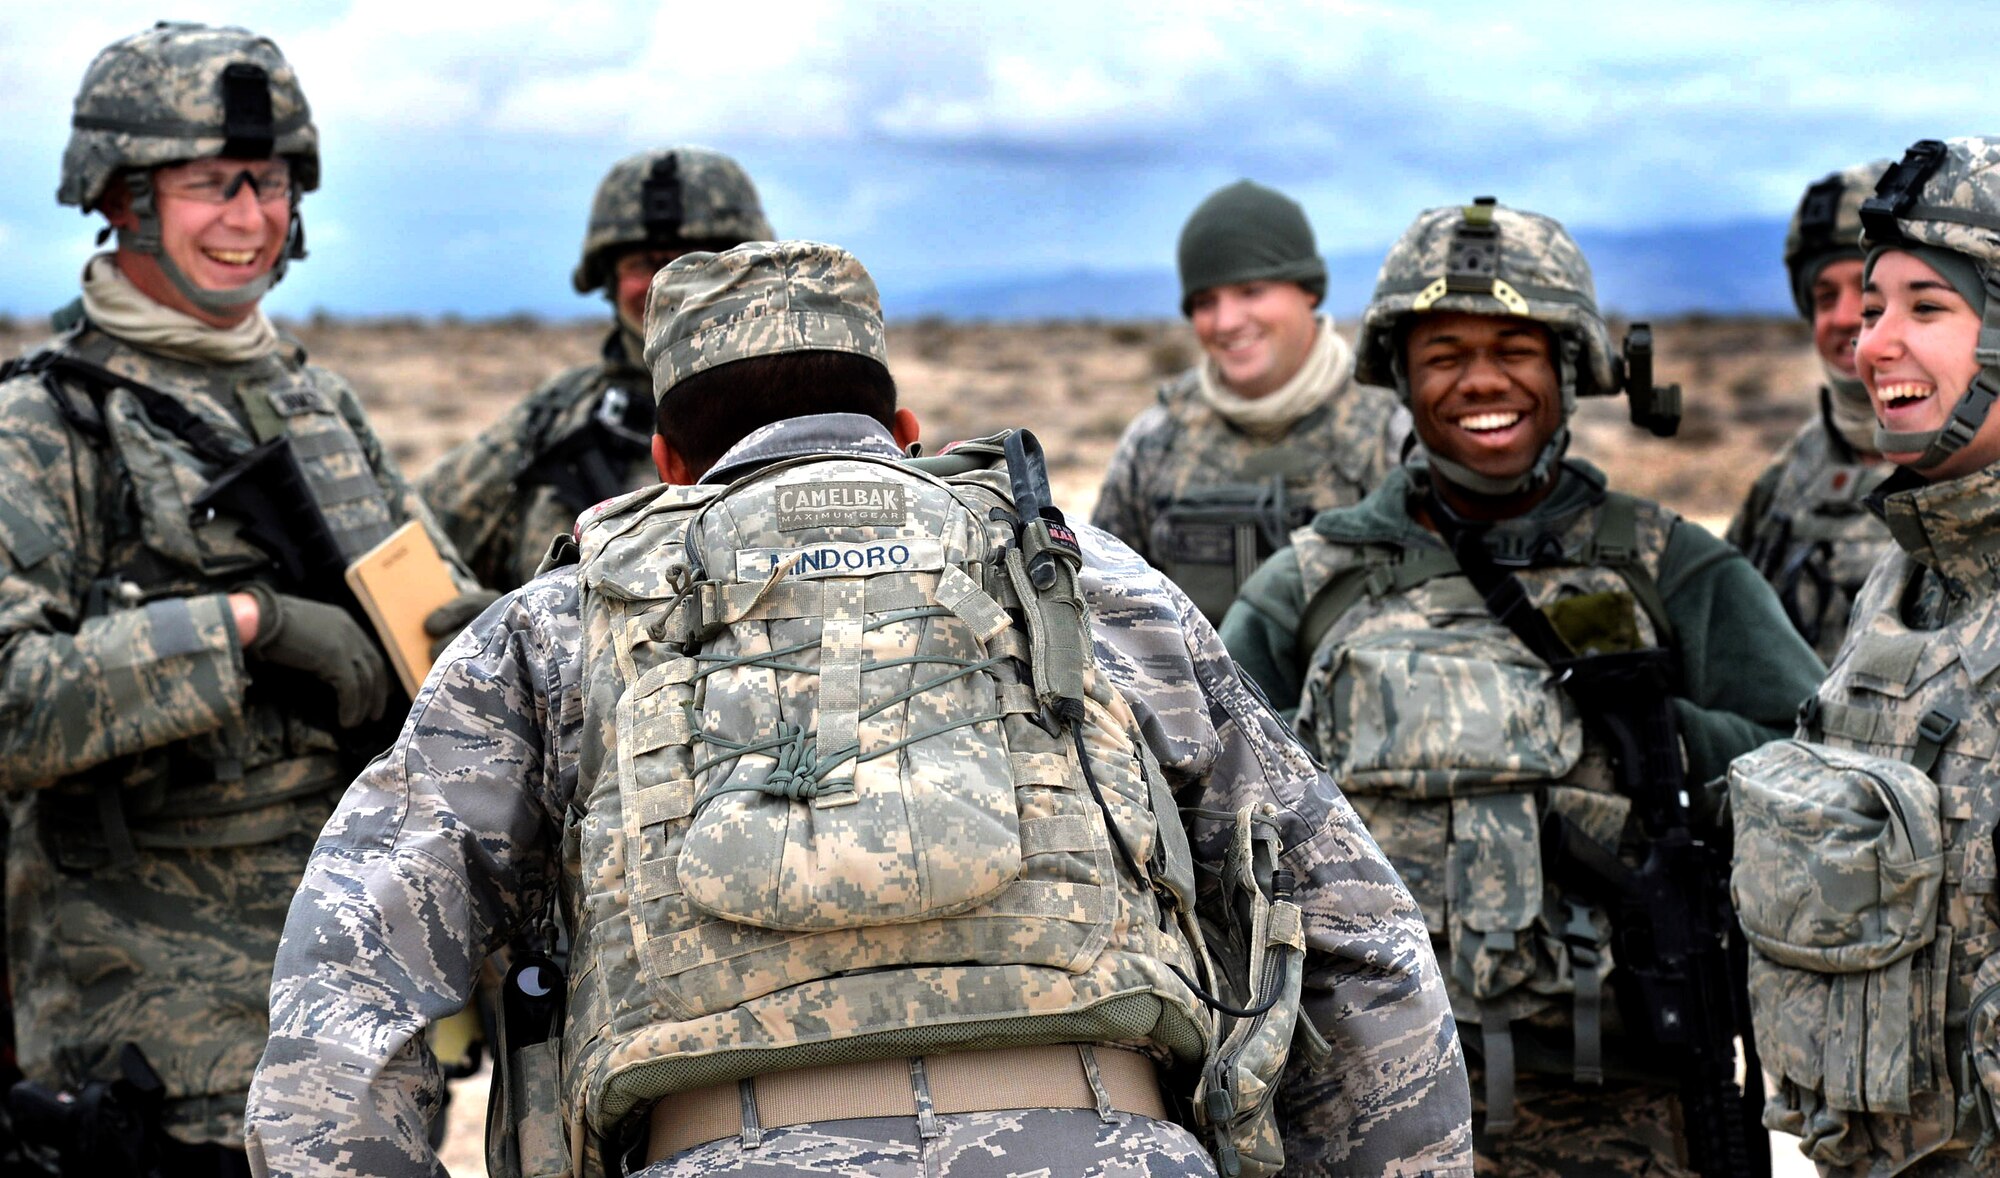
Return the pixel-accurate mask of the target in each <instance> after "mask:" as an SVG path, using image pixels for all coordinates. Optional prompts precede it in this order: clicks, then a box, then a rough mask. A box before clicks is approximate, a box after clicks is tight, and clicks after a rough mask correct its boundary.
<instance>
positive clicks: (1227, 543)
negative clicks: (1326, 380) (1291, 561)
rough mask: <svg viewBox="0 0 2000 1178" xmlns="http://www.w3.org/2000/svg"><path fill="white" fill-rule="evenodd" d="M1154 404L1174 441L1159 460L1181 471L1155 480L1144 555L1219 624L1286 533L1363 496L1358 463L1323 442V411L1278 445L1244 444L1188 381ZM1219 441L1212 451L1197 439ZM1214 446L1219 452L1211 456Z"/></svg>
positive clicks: (1327, 411)
mask: <svg viewBox="0 0 2000 1178" xmlns="http://www.w3.org/2000/svg"><path fill="white" fill-rule="evenodd" d="M1159 397H1160V404H1161V405H1162V406H1163V407H1164V408H1165V409H1166V411H1167V414H1168V416H1169V419H1170V420H1171V422H1172V428H1173V436H1174V443H1173V447H1172V448H1171V449H1169V450H1167V451H1166V452H1165V453H1163V454H1161V455H1160V456H1159V462H1160V463H1161V464H1162V465H1173V466H1180V467H1183V469H1181V470H1179V471H1177V472H1175V474H1174V476H1173V477H1171V478H1169V479H1167V480H1165V481H1168V482H1169V483H1170V489H1169V490H1168V491H1167V492H1166V493H1164V494H1161V495H1158V496H1157V497H1156V499H1155V501H1154V502H1153V503H1152V504H1150V507H1151V509H1152V511H1151V525H1150V530H1149V534H1148V535H1147V537H1146V543H1147V551H1148V553H1149V554H1150V555H1151V557H1152V560H1153V563H1154V565H1155V566H1156V567H1158V568H1159V570H1160V571H1161V572H1163V573H1165V574H1166V575H1167V577H1168V579H1170V580H1172V581H1173V583H1174V584H1176V585H1178V586H1180V588H1181V591H1182V592H1184V593H1186V594H1187V595H1188V597H1189V598H1190V599H1191V600H1192V601H1193V602H1194V603H1195V605H1196V607H1198V608H1199V609H1200V610H1201V612H1202V615H1203V616H1204V617H1206V618H1208V620H1209V621H1210V622H1211V623H1214V624H1216V625H1220V624H1221V622H1222V615H1223V614H1224V613H1226V612H1228V610H1229V605H1230V603H1231V602H1233V601H1235V600H1236V594H1237V592H1238V591H1239V590H1240V589H1242V587H1243V582H1244V581H1246V580H1248V579H1249V578H1250V574H1251V573H1254V572H1256V571H1257V566H1258V565H1261V564H1263V563H1264V561H1266V560H1268V559H1269V558H1270V557H1271V555H1272V554H1273V553H1275V552H1276V551H1277V550H1278V549H1280V548H1283V547H1284V546H1285V540H1286V537H1287V536H1288V535H1289V534H1290V533H1291V531H1292V530H1293V529H1294V528H1297V527H1300V526H1302V525H1304V524H1305V523H1306V522H1307V521H1309V520H1311V519H1312V518H1313V516H1315V515H1317V514H1318V513H1319V512H1321V511H1323V510H1325V509H1327V508H1329V507H1339V506H1343V505H1346V504H1349V503H1353V502H1356V501H1358V500H1359V499H1360V498H1361V496H1362V495H1364V494H1365V493H1366V492H1367V491H1368V489H1369V488H1368V487H1367V486H1366V485H1364V484H1363V482H1362V481H1361V472H1362V470H1363V469H1365V464H1366V460H1365V458H1364V457H1363V456H1361V455H1358V454H1353V453H1341V452H1340V450H1341V449H1343V447H1341V446H1339V445H1338V444H1337V442H1336V440H1335V439H1331V438H1330V437H1329V431H1328V430H1327V429H1325V428H1324V423H1325V421H1326V419H1327V418H1328V417H1329V416H1330V415H1331V414H1332V413H1333V412H1334V409H1335V406H1333V405H1331V404H1328V405H1322V406H1321V407H1320V408H1318V409H1316V410H1314V411H1313V412H1312V413H1309V414H1307V415H1306V416H1305V417H1304V418H1302V419H1300V421H1299V422H1297V423H1296V424H1294V425H1293V426H1292V428H1291V430H1290V431H1289V432H1288V433H1287V434H1286V435H1285V436H1284V437H1283V438H1281V439H1279V440H1277V441H1274V442H1269V443H1253V442H1251V441H1249V440H1248V439H1247V438H1245V437H1243V436H1241V435H1238V434H1236V433H1235V432H1234V430H1233V429H1232V427H1230V426H1229V425H1227V424H1226V423H1224V422H1223V421H1222V420H1221V419H1220V418H1218V417H1217V416H1216V415H1215V413H1214V411H1213V410H1211V409H1209V408H1208V406H1207V405H1206V404H1204V403H1203V402H1202V401H1201V399H1200V397H1199V395H1198V394H1197V393H1196V392H1195V391H1194V387H1193V384H1192V382H1191V380H1189V379H1188V378H1182V379H1181V380H1179V381H1176V382H1174V383H1172V384H1169V385H1167V386H1165V387H1163V388H1162V389H1161V390H1160V394H1159ZM1377 432H1379V430H1378V431H1377ZM1224 433H1227V435H1228V436H1227V437H1226V438H1221V439H1218V440H1217V444H1216V445H1211V444H1210V442H1208V441H1206V440H1204V439H1207V438H1209V437H1210V436H1212V435H1219V434H1224ZM1218 446H1219V447H1220V448H1221V449H1222V450H1224V451H1226V452H1224V453H1217V452H1216V450H1217V449H1218ZM1348 448H1350V449H1351V448H1352V447H1348Z"/></svg>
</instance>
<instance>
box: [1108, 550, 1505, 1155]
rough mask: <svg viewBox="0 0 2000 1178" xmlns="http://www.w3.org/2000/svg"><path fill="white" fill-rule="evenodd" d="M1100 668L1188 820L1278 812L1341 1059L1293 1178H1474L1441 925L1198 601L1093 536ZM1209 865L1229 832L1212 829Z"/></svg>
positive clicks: (1311, 1111)
mask: <svg viewBox="0 0 2000 1178" xmlns="http://www.w3.org/2000/svg"><path fill="white" fill-rule="evenodd" d="M1080 532H1081V535H1082V536H1083V538H1084V545H1085V552H1086V556H1087V565H1086V571H1085V575H1086V581H1085V592H1086V595H1087V596H1088V598H1089V600H1090V603H1091V607H1092V610H1093V614H1094V620H1095V634H1096V639H1097V653H1098V656H1099V658H1100V659H1101V660H1102V661H1103V662H1104V663H1105V664H1106V665H1107V666H1108V667H1109V668H1110V670H1111V674H1112V675H1113V677H1114V678H1115V679H1117V681H1118V682H1119V684H1120V686H1121V687H1122V688H1123V689H1124V691H1125V694H1126V697H1127V698H1128V699H1129V700H1130V702H1131V703H1132V706H1133V710H1134V712H1135V713H1136V714H1137V715H1138V717H1139V720H1140V724H1141V727H1142V729H1143V731H1144V733H1145V736H1146V740H1147V743H1148V744H1149V745H1150V746H1151V747H1152V749H1153V752H1154V753H1155V755H1156V756H1158V758H1159V760H1160V763H1161V766H1162V768H1163V769H1164V770H1165V771H1166V774H1167V778H1168V781H1169V782H1170V783H1171V784H1172V785H1173V787H1174V790H1175V793H1176V795H1177V796H1178V797H1179V798H1180V800H1181V802H1182V804H1183V805H1185V806H1193V807H1201V808H1204V809H1210V810H1221V811H1234V810H1236V809H1238V808H1240V807H1242V806H1244V805H1262V804H1267V803H1268V804H1271V805H1275V806H1276V807H1277V808H1278V813H1279V819H1280V822H1281V824H1282V827H1283V830H1284V841H1285V846H1286V850H1285V852H1284V855H1283V858H1284V860H1285V863H1286V865H1287V866H1289V867H1290V868H1291V869H1292V871H1293V872H1294V873H1295V874H1296V875H1297V876H1298V878H1299V880H1300V885H1299V891H1298V896H1297V898H1298V900H1299V903H1300V906H1301V907H1302V908H1303V909H1304V910H1305V917H1306V948H1307V961H1306V995H1305V1011H1306V1014H1307V1015H1308V1017H1310V1018H1311V1019H1312V1021H1313V1025H1314V1026H1315V1027H1317V1028H1318V1029H1319V1031H1320V1033H1321V1034H1322V1035H1324V1036H1325V1038H1326V1039H1327V1041H1328V1042H1329V1043H1330V1044H1331V1045H1332V1047H1333V1051H1332V1053H1331V1057H1330V1059H1329V1062H1328V1063H1327V1064H1326V1065H1325V1066H1324V1067H1323V1068H1321V1069H1319V1070H1314V1069H1312V1068H1310V1067H1309V1066H1307V1065H1306V1064H1305V1062H1304V1061H1303V1060H1302V1059H1300V1058H1298V1057H1297V1056H1295V1057H1294V1059H1293V1060H1292V1063H1291V1066H1290V1067H1289V1068H1288V1070H1287V1072H1286V1076H1285V1079H1284V1082H1283V1088H1282V1090H1281V1092H1280V1096H1279V1112H1280V1118H1281V1129H1282V1131H1283V1133H1284V1140H1285V1156H1286V1165H1285V1173H1286V1174H1288V1175H1298V1176H1305V1178H1316V1176H1320V1175H1362V1174H1367V1175H1382V1174H1398V1175H1418V1174H1448V1175H1467V1176H1469V1175H1470V1174H1471V1173H1472V1130H1471V1115H1472V1103H1471V1095H1470V1092H1469V1090H1468V1088H1467V1085H1466V1078H1465V1064H1464V1059H1463V1056H1462V1054H1461V1052H1460V1047H1459V1042H1458V1037H1457V1030H1456V1027H1455V1026H1454V1024H1453V1021H1452V1017H1451V1007H1450V1003H1449V1001H1448V1000H1447V998H1446V996H1445V990H1444V981H1443V978H1442V977H1441V975H1440V974H1439V972H1438V966H1437V961H1436V959H1435V958H1434V957H1433V956H1432V952H1431V943H1430V936H1429V934H1428V932H1427V931H1426V929H1425V926H1424V919H1423V915H1422V913H1421V912H1419V910H1418V909H1417V906H1416V903H1415V901H1414V900H1412V899H1411V898H1410V894H1409V892H1408V891H1406V890H1405V889H1404V887H1403V884H1402V881H1401V880H1399V879H1398V878H1397V876H1396V873H1395V871H1394V869H1392V868H1391V867H1390V866H1389V864H1388V861H1387V860H1386V859H1384V858H1383V856H1382V853H1381V851H1380V850H1378V849H1377V848H1376V846H1375V843H1374V840H1373V839H1371V838H1369V836H1368V833H1367V831H1366V830H1365V828H1364V827H1363V826H1362V824H1361V821H1360V819H1359V818H1358V817H1357V816H1356V815H1355V813H1354V811H1353V809H1352V808H1351V807H1350V806H1349V805H1348V803H1347V799H1346V798H1344V797H1342V796H1341V794H1340V791H1339V790H1337V789H1335V788H1334V786H1333V783H1332V782H1331V781H1330V780H1329V779H1328V778H1327V776H1326V774H1325V773H1324V772H1323V771H1321V770H1320V769H1319V768H1318V767H1317V766H1315V765H1314V764H1313V763H1312V760H1311V758H1310V757H1308V756H1307V755H1306V752H1305V750H1304V749H1303V748H1301V747H1300V746H1299V745H1298V743H1297V742H1296V741H1294V740H1293V739H1292V737H1291V736H1290V735H1289V734H1288V733H1287V731H1286V730H1285V728H1284V726H1283V724H1282V723H1281V722H1280V721H1279V719H1278V717H1277V716H1276V715H1275V714H1273V713H1272V711H1271V710H1270V708H1269V707H1267V706H1265V704H1264V703H1263V702H1262V701H1261V700H1260V699H1259V698H1258V697H1257V695H1256V694H1255V693H1254V692H1252V691H1251V690H1249V689H1248V688H1247V687H1246V686H1245V684H1244V682H1243V680H1242V678H1241V677H1240V676H1239V675H1238V673H1237V670H1236V666H1235V664H1234V663H1232V662H1231V661H1230V658H1229V655H1228V652H1226V651H1225V650H1224V649H1223V647H1222V642H1221V640H1220V639H1219V638H1217V637H1216V634H1215V631H1214V630H1213V629H1211V628H1210V626H1209V624H1208V622H1207V621H1206V620H1205V619H1203V618H1202V616H1201V613H1200V611H1199V610H1197V609H1196V608H1195V607H1194V604H1193V603H1192V602H1191V601H1189V600H1188V599H1187V597H1186V596H1185V595H1184V594H1182V593H1181V592H1180V590H1178V589H1176V588H1174V587H1173V586H1172V585H1171V584H1170V583H1169V582H1168V581H1167V579H1166V578H1165V577H1164V576H1162V575H1161V574H1160V573H1158V572H1157V571H1156V570H1154V569H1152V568H1150V567H1149V566H1147V565H1146V564H1145V563H1144V562H1143V561H1141V560H1140V559H1139V558H1138V557H1137V556H1136V554H1134V553H1133V552H1132V551H1131V550H1130V549H1128V548H1126V547H1125V546H1123V545H1121V544H1116V543H1113V542H1112V541H1111V539H1110V538H1109V537H1107V536H1105V535H1104V534H1103V533H1101V532H1098V531H1096V530H1094V529H1080ZM1191 833H1192V834H1193V835H1194V838H1195V842H1196V845H1197V849H1198V854H1199V855H1200V856H1201V857H1205V858H1210V859H1218V858H1220V856H1221V848H1222V842H1223V838H1224V834H1225V831H1224V829H1223V828H1222V827H1221V826H1220V825H1219V824H1216V823H1214V822H1197V823H1196V824H1195V825H1194V826H1193V829H1192V831H1191Z"/></svg>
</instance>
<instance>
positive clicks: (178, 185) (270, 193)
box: [153, 163, 292, 205]
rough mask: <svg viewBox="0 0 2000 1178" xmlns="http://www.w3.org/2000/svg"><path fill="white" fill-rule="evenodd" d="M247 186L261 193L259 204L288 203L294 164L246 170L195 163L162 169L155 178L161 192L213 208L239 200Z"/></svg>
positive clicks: (277, 164) (154, 184)
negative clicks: (283, 201) (237, 198)
mask: <svg viewBox="0 0 2000 1178" xmlns="http://www.w3.org/2000/svg"><path fill="white" fill-rule="evenodd" d="M246 184H247V185H249V187H250V191H252V192H254V193H256V194H257V200H258V202H259V203H268V202H272V201H280V200H288V199H290V198H291V195H292V168H291V165H290V164H285V163H276V164H265V165H263V166H261V167H255V168H246V167H240V166H231V165H228V164H208V165H204V164H201V163H194V164H184V165H182V166H181V167H178V168H162V169H160V170H159V172H157V173H155V174H154V177H153V186H154V188H155V189H156V190H157V191H160V192H164V193H166V194H168V195H169V196H173V197H176V198H178V199H181V200H192V201H199V202H201V203H202V204H210V205H220V204H228V203H229V202H230V201H232V200H235V199H236V194H237V193H239V192H241V191H243V187H244V185H246Z"/></svg>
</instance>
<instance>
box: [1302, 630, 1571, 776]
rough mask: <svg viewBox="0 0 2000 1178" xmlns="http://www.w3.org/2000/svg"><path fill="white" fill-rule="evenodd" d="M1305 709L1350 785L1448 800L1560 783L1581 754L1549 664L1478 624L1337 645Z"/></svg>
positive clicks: (1332, 764) (1333, 768)
mask: <svg viewBox="0 0 2000 1178" xmlns="http://www.w3.org/2000/svg"><path fill="white" fill-rule="evenodd" d="M1330 657H1331V658H1332V659H1333V660H1334V661H1333V665H1332V666H1330V667H1329V669H1328V671H1327V673H1326V674H1325V675H1324V676H1320V675H1315V676H1313V677H1312V679H1313V683H1312V685H1311V686H1309V688H1308V691H1309V692H1312V693H1314V694H1318V693H1319V692H1320V691H1321V687H1320V684H1321V683H1324V684H1326V687H1325V689H1324V695H1323V696H1321V697H1320V698H1317V699H1314V700H1312V701H1311V703H1310V705H1308V706H1302V707H1301V709H1300V714H1301V715H1302V716H1303V715H1311V716H1312V717H1314V719H1313V726H1314V731H1313V733H1312V736H1313V739H1314V743H1315V745H1316V747H1318V748H1321V749H1323V750H1325V753H1326V761H1327V769H1328V771H1329V772H1331V773H1332V775H1333V779H1334V780H1335V781H1336V782H1338V783H1339V784H1340V787H1341V788H1342V789H1343V790H1347V791H1349V792H1354V793H1377V792H1380V793H1394V794H1400V795H1403V796H1406V797H1412V798H1445V797H1458V796H1465V795H1467V794H1474V793H1482V792H1491V791H1493V790H1496V789H1508V788H1514V787H1519V786H1522V785H1534V784H1538V783H1541V782H1548V781H1560V780H1562V779H1563V778H1564V777H1566V776H1567V775H1568V774H1569V772H1570V771H1571V770H1572V769H1574V768H1576V764H1577V760H1578V759H1579V757H1581V755H1582V752H1583V725H1582V722H1581V720H1580V719H1579V718H1578V715H1577V711H1576V705H1575V704H1574V703H1572V702H1571V701H1570V699H1569V697H1568V696H1567V695H1566V694H1565V693H1564V692H1563V691H1562V690H1561V689H1560V688H1558V687H1556V686H1554V685H1553V684H1552V683H1551V682H1550V681H1549V680H1550V676H1549V668H1548V666H1547V664H1545V663H1543V662H1542V661H1541V660H1539V659H1537V658H1535V657H1534V656H1533V655H1531V654H1529V653H1528V652H1527V651H1526V650H1523V649H1522V648H1521V645H1520V644H1519V643H1517V642H1512V641H1509V640H1507V639H1506V638H1505V637H1504V636H1502V635H1498V634H1489V633H1484V632H1481V631H1480V630H1470V631H1468V630H1422V631H1416V630H1395V631H1391V632H1386V633H1382V634H1377V635H1370V636H1368V637H1364V638H1362V639H1360V640H1358V641H1355V642H1353V643H1351V644H1349V645H1347V646H1344V647H1341V648H1338V649H1337V650H1335V651H1334V652H1333V653H1332V655H1331V656H1330Z"/></svg>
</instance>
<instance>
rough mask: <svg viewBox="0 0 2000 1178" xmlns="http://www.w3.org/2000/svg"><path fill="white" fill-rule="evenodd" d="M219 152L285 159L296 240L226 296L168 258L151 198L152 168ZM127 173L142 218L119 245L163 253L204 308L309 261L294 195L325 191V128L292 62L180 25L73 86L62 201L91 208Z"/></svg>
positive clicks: (250, 293) (242, 38)
mask: <svg viewBox="0 0 2000 1178" xmlns="http://www.w3.org/2000/svg"><path fill="white" fill-rule="evenodd" d="M215 156H222V157H226V158H229V159H271V158H274V157H276V158H282V159H284V160H286V161H288V162H289V163H290V164H291V169H292V219H291V236H290V239H289V240H288V241H287V243H286V247H285V249H284V251H283V252H282V253H280V254H279V256H278V264H277V265H276V266H274V267H272V269H271V272H270V273H268V274H266V275H264V276H263V277H261V278H259V279H257V280H256V281H254V282H251V283H248V284H246V285H244V286H239V287H234V288H232V289H229V290H206V289H203V288H201V287H198V286H196V285H195V284H194V283H193V282H191V281H189V280H188V278H187V276H186V275H184V274H182V273H181V271H180V268H179V267H178V266H176V265H175V264H174V263H173V261H172V259H170V258H168V257H167V256H166V255H165V254H164V253H162V252H161V250H160V219H159V213H158V210H157V208H156V206H155V205H154V203H153V187H152V175H151V169H153V168H156V167H160V166H161V165H163V164H175V163H182V162H185V161H187V160H196V159H208V158H211V157H215ZM121 174H122V175H123V176H124V177H125V185H126V187H127V189H128V190H129V191H130V193H131V197H132V210H133V212H134V213H135V214H136V215H137V218H138V222H139V223H138V226H137V227H136V229H121V230H119V231H118V244H119V245H120V246H121V247H123V248H125V249H130V250H134V251H137V252H139V253H146V254H152V255H154V256H155V257H157V258H158V259H159V263H160V268H161V270H163V271H164V272H165V273H166V275H167V277H168V279H169V280H171V281H172V282H173V284H174V286H175V288H176V289H178V290H179V291H180V292H181V294H182V295H184V296H186V297H187V299H188V300H189V301H190V302H192V303H194V304H195V305H196V306H198V307H201V308H203V309H205V310H209V311H224V310H228V309H231V308H234V307H240V306H242V305H243V304H245V303H250V302H255V301H256V300H257V299H259V298H261V297H263V295H264V292H265V291H267V290H269V289H270V288H271V286H272V285H273V284H275V283H276V282H277V281H278V280H279V279H280V278H282V277H283V276H284V272H285V266H286V264H287V263H288V262H289V261H290V260H291V259H293V258H303V257H305V234H304V230H303V229H302V228H301V225H300V222H299V215H298V197H299V194H300V193H301V192H310V191H311V190H313V189H315V188H317V187H319V132H318V131H317V130H316V129H315V128H314V127H313V122H312V111H311V109H310V108H309V107H308V106H307V105H306V96H305V92H304V91H303V90H301V89H300V88H299V80H298V76H297V74H295V73H294V72H293V70H292V67H291V64H290V63H289V62H287V61H286V60H285V55H284V54H283V53H280V52H279V51H278V47H277V45H275V44H273V43H272V42H271V40H270V39H269V38H268V37H260V36H258V35H256V34H255V33H252V32H249V31H248V30H246V29H240V28H234V27H221V28H218V27H212V26H209V25H203V24H195V23H190V22H183V21H161V22H159V23H158V24H156V25H154V26H153V27H152V28H150V29H147V30H145V31H144V32H140V33H135V34H133V35H132V36H129V37H125V38H123V39H121V40H118V41H114V42H112V43H111V44H110V45H108V46H106V47H105V49H104V51H103V52H101V53H99V54H98V55H97V57H96V59H95V60H93V61H92V62H91V63H90V68H89V69H87V70H85V71H84V75H83V85H82V86H81V87H80V88H79V89H78V90H77V94H76V106H75V111H74V113H73V114H72V115H71V118H70V136H69V145H68V146H67V147H66V148H64V149H63V163H62V183H61V186H60V187H59V188H57V190H56V200H57V201H58V202H59V203H61V204H66V205H75V206H77V207H78V208H79V209H81V210H83V211H84V212H86V213H87V212H91V211H92V210H94V209H96V208H97V207H98V204H99V202H100V201H101V200H102V199H103V197H104V190H105V187H106V185H108V184H109V183H110V181H111V178H112V177H113V176H114V175H121Z"/></svg>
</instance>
